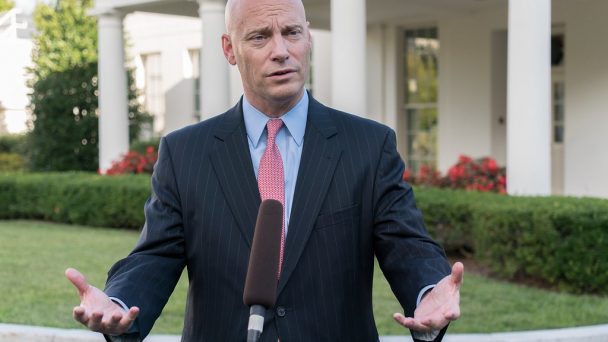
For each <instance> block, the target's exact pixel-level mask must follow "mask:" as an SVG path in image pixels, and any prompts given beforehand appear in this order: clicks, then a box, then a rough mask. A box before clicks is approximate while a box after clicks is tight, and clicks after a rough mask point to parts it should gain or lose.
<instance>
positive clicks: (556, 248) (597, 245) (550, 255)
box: [473, 197, 608, 293]
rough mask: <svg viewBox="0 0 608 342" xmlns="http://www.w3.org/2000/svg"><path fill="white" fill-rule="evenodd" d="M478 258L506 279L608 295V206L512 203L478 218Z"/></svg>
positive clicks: (580, 201)
mask: <svg viewBox="0 0 608 342" xmlns="http://www.w3.org/2000/svg"><path fill="white" fill-rule="evenodd" d="M473 222H474V230H473V235H474V240H475V246H476V258H477V259H478V260H479V261H481V262H482V263H484V264H486V265H487V266H489V267H490V268H491V269H492V271H493V272H494V273H496V274H498V275H501V276H503V277H506V278H509V279H512V278H529V279H536V280H541V281H544V282H547V283H549V284H551V285H554V286H556V287H558V288H560V289H563V290H567V291H570V292H578V293H587V292H591V293H608V253H607V251H608V201H605V200H599V199H590V198H558V197H544V198H521V197H520V198H509V200H508V201H505V203H502V204H500V203H497V202H495V203H487V204H486V205H484V208H483V210H479V211H476V212H475V218H474V220H473Z"/></svg>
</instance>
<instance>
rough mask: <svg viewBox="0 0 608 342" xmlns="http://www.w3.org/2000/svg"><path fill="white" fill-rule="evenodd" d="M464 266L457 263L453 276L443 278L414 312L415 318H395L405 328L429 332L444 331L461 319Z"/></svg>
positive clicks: (401, 316)
mask: <svg viewBox="0 0 608 342" xmlns="http://www.w3.org/2000/svg"><path fill="white" fill-rule="evenodd" d="M463 274H464V265H463V264H462V263H461V262H456V263H455V264H454V266H452V274H450V275H449V276H447V277H445V278H443V279H442V280H441V281H440V282H439V283H438V284H437V286H435V288H433V289H432V290H431V292H428V293H427V294H426V295H425V296H424V298H422V300H421V301H420V304H419V305H418V307H417V308H416V311H414V317H405V316H403V315H402V314H400V313H395V314H394V315H393V318H394V319H395V321H397V322H399V323H400V324H401V325H403V326H404V327H406V328H408V329H411V330H414V331H419V332H427V331H432V330H441V329H443V328H444V327H445V326H446V325H448V323H450V321H454V320H457V319H458V317H460V286H461V285H462V278H463Z"/></svg>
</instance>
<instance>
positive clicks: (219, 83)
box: [199, 0, 231, 120]
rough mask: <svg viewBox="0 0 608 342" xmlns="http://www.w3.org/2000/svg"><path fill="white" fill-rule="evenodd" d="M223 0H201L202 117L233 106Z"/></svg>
mask: <svg viewBox="0 0 608 342" xmlns="http://www.w3.org/2000/svg"><path fill="white" fill-rule="evenodd" d="M225 7H226V4H225V1H223V0H199V15H200V17H201V20H202V22H203V45H202V48H201V69H200V70H201V76H200V82H201V87H200V89H201V96H200V99H201V105H200V108H201V120H204V119H208V118H210V117H212V116H214V115H217V114H221V113H223V112H224V111H226V109H228V108H229V107H230V106H231V103H230V73H229V64H228V62H227V61H226V58H225V57H224V53H223V51H222V34H223V33H225V32H226V26H225V24H224V9H225Z"/></svg>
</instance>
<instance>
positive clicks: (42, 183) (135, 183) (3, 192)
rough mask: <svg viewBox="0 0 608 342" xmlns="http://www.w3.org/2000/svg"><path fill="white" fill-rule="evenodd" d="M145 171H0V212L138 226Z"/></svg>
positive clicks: (147, 185)
mask: <svg viewBox="0 0 608 342" xmlns="http://www.w3.org/2000/svg"><path fill="white" fill-rule="evenodd" d="M149 195H150V177H149V176H138V175H125V176H115V177H103V176H98V175H95V174H92V173H77V172H67V173H38V174H4V175H0V218H2V219H17V218H25V219H41V220H50V221H56V222H65V223H74V224H84V225H89V226H99V227H117V228H131V229H139V228H141V226H142V225H143V222H144V213H143V205H144V203H145V201H146V199H147V198H148V197H149Z"/></svg>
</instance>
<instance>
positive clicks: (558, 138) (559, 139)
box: [553, 126, 564, 143]
mask: <svg viewBox="0 0 608 342" xmlns="http://www.w3.org/2000/svg"><path fill="white" fill-rule="evenodd" d="M553 142H555V143H563V142H564V127H563V126H555V128H554V132H553Z"/></svg>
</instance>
